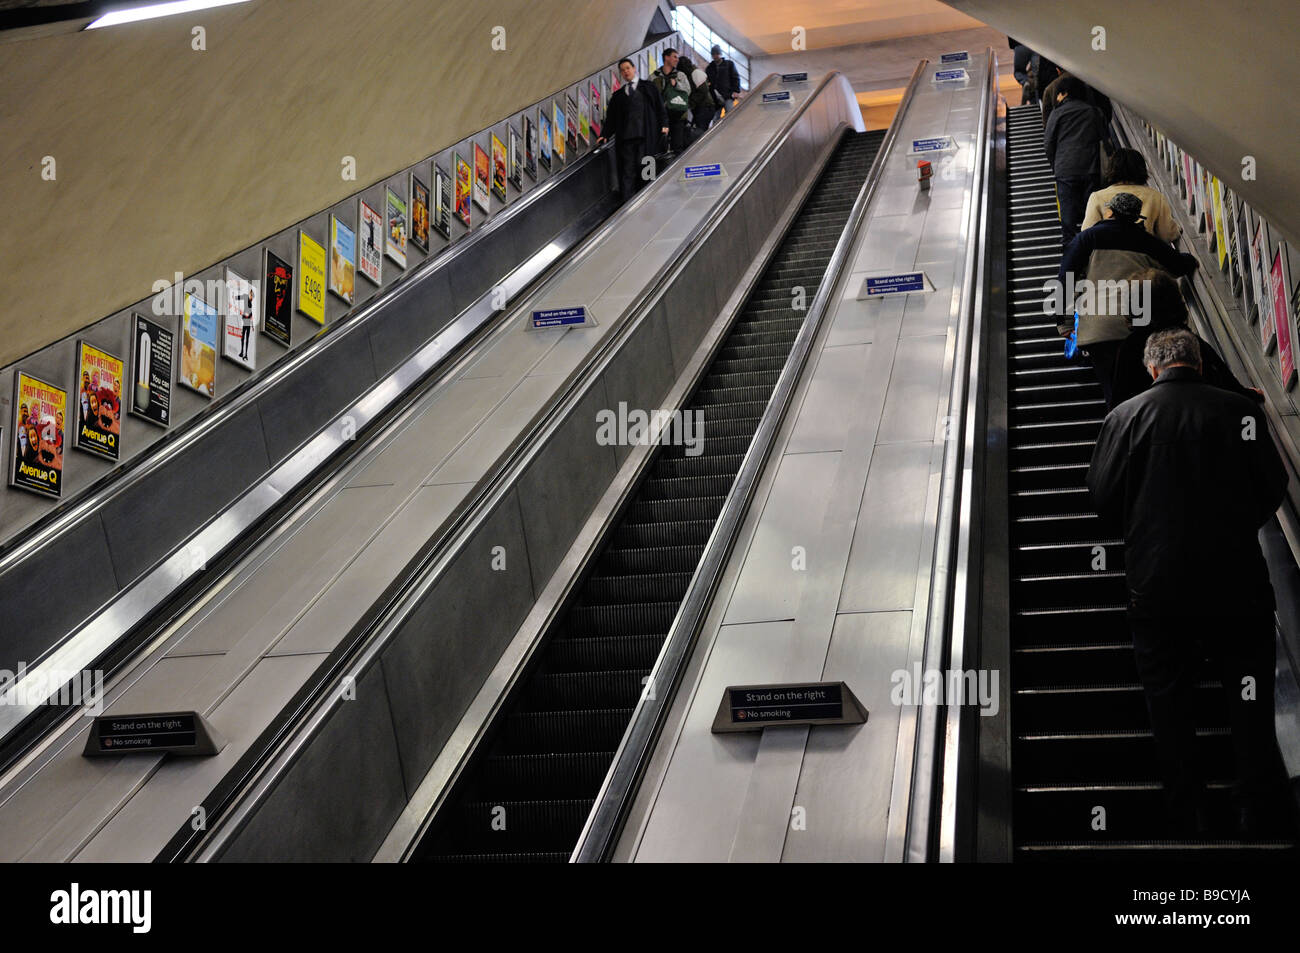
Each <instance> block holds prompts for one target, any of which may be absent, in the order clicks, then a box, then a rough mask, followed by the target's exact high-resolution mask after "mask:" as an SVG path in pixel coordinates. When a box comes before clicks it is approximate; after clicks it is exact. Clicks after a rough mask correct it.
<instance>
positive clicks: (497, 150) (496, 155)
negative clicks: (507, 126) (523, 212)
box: [492, 132, 509, 202]
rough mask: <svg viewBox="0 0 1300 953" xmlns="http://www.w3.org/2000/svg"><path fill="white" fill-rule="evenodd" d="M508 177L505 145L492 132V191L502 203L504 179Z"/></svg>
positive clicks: (504, 195) (504, 188)
mask: <svg viewBox="0 0 1300 953" xmlns="http://www.w3.org/2000/svg"><path fill="white" fill-rule="evenodd" d="M508 176H509V173H508V172H507V171H506V144H505V143H504V142H502V141H501V140H500V139H499V138H498V137H497V134H496V133H495V132H494V133H492V191H493V192H495V193H496V196H497V198H498V199H500V200H501V201H502V202H504V201H505V200H506V179H507V178H508Z"/></svg>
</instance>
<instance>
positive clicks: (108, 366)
mask: <svg viewBox="0 0 1300 953" xmlns="http://www.w3.org/2000/svg"><path fill="white" fill-rule="evenodd" d="M125 376H126V364H125V362H123V360H122V359H121V358H120V357H114V356H113V355H112V354H109V353H108V352H107V351H101V350H100V349H99V348H97V347H95V346H93V345H91V344H87V343H86V342H85V341H78V342H77V381H78V387H79V388H80V389H79V391H78V394H77V397H78V400H77V405H76V407H74V408H73V409H74V410H75V411H76V414H77V431H76V436H75V437H73V440H72V445H73V446H74V447H76V448H77V449H78V450H83V451H85V452H86V453H89V454H92V455H93V456H96V457H100V458H101V459H104V460H112V461H113V462H114V463H116V462H117V460H118V457H119V456H120V451H121V445H122V383H123V378H124V377H125ZM56 420H57V418H56Z"/></svg>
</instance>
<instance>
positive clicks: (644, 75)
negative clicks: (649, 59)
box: [636, 53, 650, 79]
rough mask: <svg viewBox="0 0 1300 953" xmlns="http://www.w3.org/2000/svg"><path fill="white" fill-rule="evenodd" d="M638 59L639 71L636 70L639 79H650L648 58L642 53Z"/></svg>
mask: <svg viewBox="0 0 1300 953" xmlns="http://www.w3.org/2000/svg"><path fill="white" fill-rule="evenodd" d="M636 59H637V69H636V75H637V77H638V78H639V79H649V78H650V70H648V69H646V58H645V54H644V53H642V54H641V55H640V56H638V57H637V58H636Z"/></svg>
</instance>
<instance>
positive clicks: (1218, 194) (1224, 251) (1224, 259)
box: [1210, 176, 1228, 271]
mask: <svg viewBox="0 0 1300 953" xmlns="http://www.w3.org/2000/svg"><path fill="white" fill-rule="evenodd" d="M1210 195H1211V196H1212V197H1213V200H1214V201H1213V205H1214V245H1215V248H1216V249H1217V250H1218V253H1219V271H1223V270H1224V269H1225V268H1227V267H1228V235H1227V232H1226V231H1225V230H1224V221H1223V183H1222V182H1220V181H1219V180H1218V179H1217V178H1215V177H1214V176H1211V177H1210Z"/></svg>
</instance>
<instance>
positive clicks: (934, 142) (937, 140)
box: [911, 136, 952, 155]
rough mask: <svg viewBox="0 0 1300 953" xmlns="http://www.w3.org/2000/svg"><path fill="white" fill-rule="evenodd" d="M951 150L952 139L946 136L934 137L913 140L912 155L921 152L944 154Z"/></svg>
mask: <svg viewBox="0 0 1300 953" xmlns="http://www.w3.org/2000/svg"><path fill="white" fill-rule="evenodd" d="M951 148H952V139H951V138H949V137H948V136H936V137H934V138H933V139H913V140H912V153H911V154H912V155H920V154H921V153H923V152H944V151H945V150H947V149H951Z"/></svg>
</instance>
